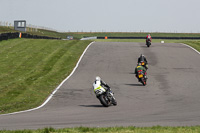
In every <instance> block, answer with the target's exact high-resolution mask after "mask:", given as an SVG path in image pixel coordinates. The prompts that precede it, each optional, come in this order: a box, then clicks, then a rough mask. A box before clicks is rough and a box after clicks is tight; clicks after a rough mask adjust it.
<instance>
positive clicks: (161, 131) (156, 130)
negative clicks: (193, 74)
mask: <svg viewBox="0 0 200 133" xmlns="http://www.w3.org/2000/svg"><path fill="white" fill-rule="evenodd" d="M199 132H200V126H193V127H161V126H154V127H108V128H89V127H77V128H64V129H54V128H44V129H38V130H16V131H9V130H2V131H0V133H199Z"/></svg>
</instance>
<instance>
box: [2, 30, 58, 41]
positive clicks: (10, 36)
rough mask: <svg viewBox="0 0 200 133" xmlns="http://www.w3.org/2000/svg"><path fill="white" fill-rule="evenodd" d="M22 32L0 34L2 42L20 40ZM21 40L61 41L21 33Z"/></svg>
mask: <svg viewBox="0 0 200 133" xmlns="http://www.w3.org/2000/svg"><path fill="white" fill-rule="evenodd" d="M19 36H20V32H15V33H2V34H0V41H2V40H8V39H14V38H19ZM21 38H33V39H60V38H55V37H48V36H38V35H31V34H27V33H21Z"/></svg>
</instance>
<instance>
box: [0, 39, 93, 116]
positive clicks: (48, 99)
mask: <svg viewBox="0 0 200 133" xmlns="http://www.w3.org/2000/svg"><path fill="white" fill-rule="evenodd" d="M93 43H94V42H91V43H90V44H89V45H88V46H87V47H86V49H85V50H84V52H83V53H82V55H81V57H80V58H79V60H78V62H77V63H76V66H75V67H74V69H73V71H72V72H71V73H70V75H69V76H68V77H67V78H66V79H64V80H63V81H62V82H61V83H60V85H59V86H58V87H57V88H56V89H55V90H54V91H53V92H52V93H51V94H50V96H49V97H48V98H47V99H46V101H45V102H44V103H43V104H42V105H40V106H38V107H36V108H33V109H29V110H24V111H19V112H13V113H8V114H1V115H0V116H3V115H14V114H19V113H25V112H30V111H33V110H37V109H40V108H42V107H43V106H44V105H46V104H47V103H48V102H49V101H50V100H51V98H52V97H53V95H54V94H55V93H56V92H57V91H58V90H59V89H60V87H61V86H62V85H63V84H64V82H65V81H67V80H68V79H69V78H70V77H71V76H72V75H73V73H74V72H75V70H76V69H77V67H78V66H79V63H80V61H81V59H82V58H83V56H84V55H85V52H86V51H87V49H88V48H89V47H90V45H92V44H93Z"/></svg>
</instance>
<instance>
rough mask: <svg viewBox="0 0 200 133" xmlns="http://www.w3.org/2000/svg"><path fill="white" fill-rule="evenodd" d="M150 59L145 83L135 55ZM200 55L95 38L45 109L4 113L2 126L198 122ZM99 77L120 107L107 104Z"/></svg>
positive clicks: (182, 49)
mask: <svg viewBox="0 0 200 133" xmlns="http://www.w3.org/2000/svg"><path fill="white" fill-rule="evenodd" d="M140 54H144V55H145V56H146V57H147V60H148V62H149V69H148V71H147V75H148V81H147V86H142V85H141V83H139V82H138V81H137V79H136V78H135V75H134V74H133V72H134V68H135V67H136V64H137V58H138V57H139V56H140ZM199 68H200V55H199V54H198V53H197V52H195V51H194V50H192V49H190V48H188V47H186V46H184V45H182V44H175V43H174V44H172V43H171V44H167V43H166V44H161V43H153V44H152V46H151V47H150V48H147V47H146V46H145V44H144V43H133V42H95V43H93V44H92V45H91V46H90V47H89V49H88V50H87V52H86V53H85V55H84V56H83V59H82V60H81V62H80V64H79V67H78V68H77V70H76V71H75V73H74V74H73V75H72V76H71V77H70V78H69V79H68V80H67V81H66V82H65V83H64V84H63V85H62V86H61V88H60V89H59V90H58V91H57V92H56V93H55V95H54V96H53V98H52V99H51V100H50V101H49V102H48V103H47V104H46V105H45V106H44V107H42V108H40V109H38V110H35V111H31V112H26V113H19V114H14V115H5V116H4V115H0V130H2V129H10V130H13V129H38V128H44V127H53V128H65V127H79V126H87V127H110V126H139V127H141V126H154V125H161V126H191V125H200V69H199ZM96 75H98V76H100V77H101V78H102V79H103V80H104V81H105V82H107V83H108V84H109V85H110V86H111V88H112V91H113V92H114V93H115V94H114V95H115V97H116V100H117V102H118V105H117V106H111V107H108V108H106V107H103V106H102V105H101V104H100V102H99V100H98V99H97V98H96V97H95V95H94V93H93V90H92V83H93V81H94V79H95V76H96Z"/></svg>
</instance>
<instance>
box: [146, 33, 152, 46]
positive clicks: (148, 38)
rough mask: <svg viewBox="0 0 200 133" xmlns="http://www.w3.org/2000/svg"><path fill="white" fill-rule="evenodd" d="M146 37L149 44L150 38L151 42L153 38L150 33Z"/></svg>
mask: <svg viewBox="0 0 200 133" xmlns="http://www.w3.org/2000/svg"><path fill="white" fill-rule="evenodd" d="M145 39H146V44H147V42H148V40H150V42H151V40H152V38H151V35H150V34H148V35H147V36H146V37H145Z"/></svg>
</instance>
